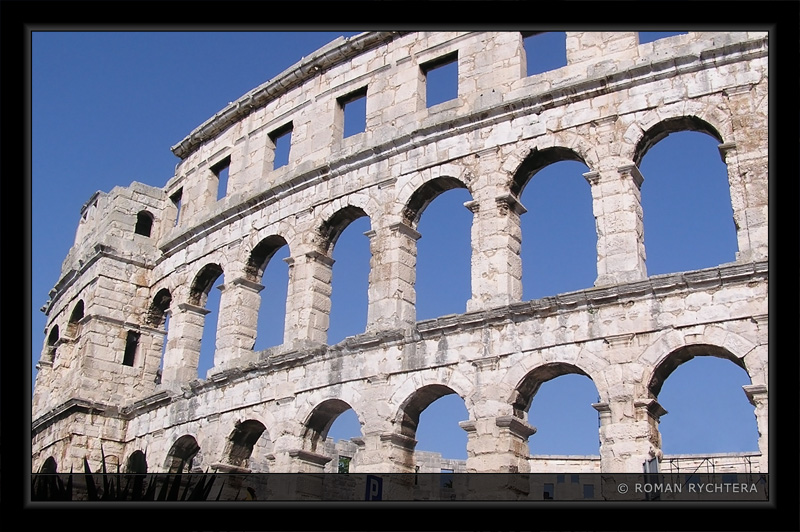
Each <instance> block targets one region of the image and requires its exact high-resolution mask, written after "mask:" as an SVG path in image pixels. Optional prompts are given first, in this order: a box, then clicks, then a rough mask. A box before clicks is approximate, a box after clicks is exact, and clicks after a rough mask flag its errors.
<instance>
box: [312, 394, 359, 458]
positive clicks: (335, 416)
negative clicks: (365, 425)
mask: <svg viewBox="0 0 800 532" xmlns="http://www.w3.org/2000/svg"><path fill="white" fill-rule="evenodd" d="M305 427H306V429H305V433H304V441H305V445H306V446H307V447H308V448H309V449H310V450H311V451H312V452H315V453H318V454H322V455H324V456H329V457H331V458H332V459H333V462H332V463H331V464H330V465H329V466H326V470H327V471H332V472H339V473H349V472H351V471H352V469H351V461H352V460H353V459H354V458H355V455H356V452H357V451H358V445H357V444H356V443H355V442H353V441H352V439H353V438H358V437H360V436H361V423H360V422H359V420H358V416H357V415H356V413H355V411H354V410H353V409H352V408H351V407H350V405H349V404H347V403H346V402H345V401H342V400H341V399H328V400H326V401H323V402H322V403H321V404H319V405H318V406H317V407H316V408H315V409H314V411H313V412H312V413H311V415H310V416H309V417H308V420H307V421H306V423H305Z"/></svg>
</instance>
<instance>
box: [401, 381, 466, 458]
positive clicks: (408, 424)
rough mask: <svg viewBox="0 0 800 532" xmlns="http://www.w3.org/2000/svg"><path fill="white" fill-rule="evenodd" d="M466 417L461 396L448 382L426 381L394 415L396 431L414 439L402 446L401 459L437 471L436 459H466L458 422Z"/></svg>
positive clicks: (463, 440) (462, 434)
mask: <svg viewBox="0 0 800 532" xmlns="http://www.w3.org/2000/svg"><path fill="white" fill-rule="evenodd" d="M453 394H455V395H454V396H452V395H453ZM435 403H439V404H437V405H436V406H434V404H435ZM429 408H430V409H431V410H430V411H428V409H429ZM423 412H427V413H426V414H425V415H423ZM467 419H469V413H468V412H467V410H466V407H465V406H464V400H463V399H462V398H461V397H460V396H459V395H458V394H456V392H455V391H454V390H453V389H451V388H449V387H448V386H444V385H441V384H430V385H427V386H423V387H422V388H420V389H419V390H417V391H416V392H414V393H413V394H412V395H411V397H409V398H408V399H407V400H406V401H405V402H404V403H403V404H402V405H401V406H400V410H399V413H398V419H397V422H398V423H399V425H400V434H401V435H402V436H406V437H408V438H411V441H416V443H414V444H413V446H409V447H407V448H406V449H405V452H406V453H408V455H407V456H406V460H405V461H406V462H407V463H410V464H413V465H414V467H415V468H416V467H417V466H419V467H420V469H419V470H418V471H420V472H439V471H440V470H441V467H437V465H436V464H437V463H439V460H442V459H454V460H466V458H467V452H466V449H467V434H466V432H465V431H464V430H463V429H462V428H461V427H460V426H459V425H458V423H459V422H460V421H466V420H467ZM423 422H424V427H423ZM417 451H421V452H423V453H425V454H421V455H417V454H416V452H417ZM433 453H436V454H433Z"/></svg>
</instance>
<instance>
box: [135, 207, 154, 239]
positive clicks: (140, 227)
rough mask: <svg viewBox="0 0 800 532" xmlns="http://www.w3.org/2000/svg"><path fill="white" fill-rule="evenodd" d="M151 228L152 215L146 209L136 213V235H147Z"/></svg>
mask: <svg viewBox="0 0 800 532" xmlns="http://www.w3.org/2000/svg"><path fill="white" fill-rule="evenodd" d="M152 229H153V215H152V214H150V213H149V212H148V211H139V212H138V213H137V214H136V228H135V229H134V232H135V233H136V234H137V235H142V236H146V237H149V236H150V232H151V231H152Z"/></svg>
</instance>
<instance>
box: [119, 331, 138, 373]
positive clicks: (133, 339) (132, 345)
mask: <svg viewBox="0 0 800 532" xmlns="http://www.w3.org/2000/svg"><path fill="white" fill-rule="evenodd" d="M139 336H140V335H139V333H137V332H134V331H128V337H127V338H126V340H125V355H124V357H123V358H122V364H123V365H125V366H131V367H133V362H134V360H135V359H136V348H137V347H138V346H139Z"/></svg>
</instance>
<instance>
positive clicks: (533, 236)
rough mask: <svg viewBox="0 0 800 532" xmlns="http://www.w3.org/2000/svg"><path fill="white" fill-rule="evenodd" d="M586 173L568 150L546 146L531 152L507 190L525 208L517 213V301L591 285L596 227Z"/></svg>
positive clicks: (594, 273)
mask: <svg viewBox="0 0 800 532" xmlns="http://www.w3.org/2000/svg"><path fill="white" fill-rule="evenodd" d="M588 171H589V168H588V167H587V166H586V164H585V163H583V161H581V160H580V158H579V157H578V155H577V154H575V153H574V152H572V151H571V150H566V149H564V148H548V149H546V150H542V151H535V152H533V153H532V154H531V155H530V156H529V157H528V158H527V159H526V160H525V162H524V163H523V164H522V166H521V167H520V170H519V171H518V172H517V174H516V176H515V179H514V182H513V184H512V189H513V190H516V191H517V192H518V193H519V194H521V197H520V201H521V203H522V204H523V205H524V206H525V208H526V209H527V212H526V213H524V214H523V215H522V216H521V217H520V226H521V229H522V247H521V253H520V254H521V257H522V290H523V295H522V298H523V300H530V299H538V298H542V297H547V296H553V295H556V294H560V293H564V292H572V291H575V290H582V289H585V288H590V287H592V286H593V285H594V282H595V279H596V278H597V230H596V227H595V220H594V214H593V211H592V191H591V187H590V185H589V183H588V182H587V181H586V178H584V177H583V174H585V173H586V172H588ZM525 176H527V178H526V177H525Z"/></svg>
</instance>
